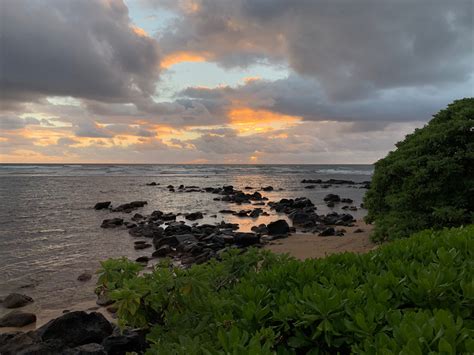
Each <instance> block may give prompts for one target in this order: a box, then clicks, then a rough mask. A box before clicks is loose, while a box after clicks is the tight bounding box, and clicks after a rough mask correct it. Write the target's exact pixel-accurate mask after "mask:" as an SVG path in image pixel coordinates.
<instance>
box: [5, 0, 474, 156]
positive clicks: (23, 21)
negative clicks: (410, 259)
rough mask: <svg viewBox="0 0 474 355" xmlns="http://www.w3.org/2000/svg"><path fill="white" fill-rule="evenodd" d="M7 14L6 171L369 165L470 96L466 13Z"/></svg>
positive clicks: (133, 7) (204, 5)
mask: <svg viewBox="0 0 474 355" xmlns="http://www.w3.org/2000/svg"><path fill="white" fill-rule="evenodd" d="M5 1H6V5H5V9H6V10H8V11H7V15H8V16H4V18H2V36H1V38H2V54H1V55H2V67H3V69H4V70H3V71H4V73H5V75H2V78H1V80H2V81H1V92H2V96H1V97H0V161H1V162H12V161H13V162H14V161H18V162H35V163H37V162H39V161H45V162H51V161H57V162H64V161H67V162H71V163H72V162H85V161H94V162H96V161H102V162H113V161H122V162H126V161H128V160H131V161H133V162H136V161H141V162H149V163H159V162H162V161H166V162H176V163H184V162H194V161H202V162H207V163H209V164H212V163H225V162H228V163H252V162H255V163H256V162H258V163H272V162H278V163H283V162H291V163H326V162H332V163H344V162H351V163H352V162H359V163H372V162H373V161H376V160H377V159H379V158H380V157H382V156H384V155H385V154H386V153H387V152H388V151H390V150H391V149H393V148H394V144H395V143H396V142H397V141H398V140H400V139H402V138H403V137H404V136H405V135H406V134H407V133H408V132H411V131H412V130H413V129H414V128H417V127H422V126H423V125H424V124H425V123H426V120H427V119H428V118H429V117H431V115H432V114H433V113H435V112H437V111H438V110H439V109H441V108H442V107H445V106H446V105H447V104H448V103H449V102H451V101H453V100H454V99H457V98H459V97H467V96H473V95H474V92H473V88H474V75H473V69H472V66H471V65H469V64H468V63H472V62H474V53H473V52H472V48H470V47H469V46H466V45H462V44H463V43H470V41H471V37H472V21H471V22H469V21H467V17H466V14H467V13H469V10H472V9H471V8H468V7H466V6H465V5H462V6H461V5H459V6H458V5H456V4H457V3H458V2H462V1H464V0H459V1H458V0H456V1H455V2H454V3H451V2H450V3H449V4H448V3H447V2H446V3H445V4H442V2H440V3H437V4H436V5H430V11H429V13H428V12H427V11H426V9H423V7H422V6H420V7H419V8H418V7H417V8H416V9H415V8H410V11H412V12H413V16H406V9H405V8H404V6H402V4H400V5H397V6H395V5H394V7H393V8H392V10H393V13H392V12H391V13H390V14H388V12H387V11H386V9H385V7H384V6H385V5H384V4H383V3H384V1H385V0H382V1H381V3H379V2H373V3H372V2H369V3H367V2H364V3H363V4H360V10H361V11H358V12H356V13H351V14H350V15H348V14H347V13H346V10H347V4H346V3H345V2H336V3H334V4H331V5H330V6H329V5H328V6H327V7H325V6H322V5H321V3H320V2H319V1H314V2H304V1H303V2H298V1H296V2H294V4H293V2H288V4H287V2H282V3H281V4H280V5H281V6H280V5H279V6H275V4H274V3H273V1H260V0H255V1H251V2H245V1H241V0H235V1H234V0H233V1H212V0H210V1H201V0H176V1H128V0H115V1H111V0H106V1H105V0H88V1H70V0H64V1H57V2H54V4H53V3H51V6H36V5H35V2H28V1H14V0H5ZM46 3H49V0H46ZM277 3H278V2H277ZM290 3H291V6H290V5H289V4H290ZM329 9H330V11H328V10H329ZM446 14H449V16H447V15H446ZM424 19H426V21H428V19H429V21H432V22H433V23H436V26H430V28H431V29H430V31H431V32H430V34H429V36H428V34H427V33H426V31H427V26H426V25H423V24H426V21H424ZM3 20H4V21H3ZM430 23H431V22H430ZM374 29H377V30H376V35H375V34H374ZM367 38H370V39H371V40H370V41H367ZM407 38H409V39H410V41H409V42H410V43H408V44H407ZM431 38H441V39H448V38H449V39H452V40H446V41H442V43H437V41H432V40H429V39H431ZM454 39H456V40H454ZM45 44H47V45H45ZM414 44H416V45H414ZM20 48H21V51H19V49H20ZM380 53H383V54H384V59H383V60H381V59H380V58H381V57H380ZM453 53H456V55H452V54H453ZM20 54H21V55H20ZM428 54H429V55H428ZM443 63H450V65H449V66H447V65H445V64H443ZM388 68H389V69H390V70H388ZM389 72H390V73H403V75H395V74H393V75H389V74H387V73H389ZM439 88H443V89H442V90H441V89H439Z"/></svg>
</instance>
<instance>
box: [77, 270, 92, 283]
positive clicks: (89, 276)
mask: <svg viewBox="0 0 474 355" xmlns="http://www.w3.org/2000/svg"><path fill="white" fill-rule="evenodd" d="M90 279H92V274H91V273H89V272H84V273H83V274H80V275H79V276H78V277H77V281H82V282H84V281H89V280H90Z"/></svg>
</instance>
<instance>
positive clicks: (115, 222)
mask: <svg viewBox="0 0 474 355" xmlns="http://www.w3.org/2000/svg"><path fill="white" fill-rule="evenodd" d="M121 225H123V219H122V218H112V219H104V220H103V221H102V224H101V225H100V227H101V228H115V227H119V226H121Z"/></svg>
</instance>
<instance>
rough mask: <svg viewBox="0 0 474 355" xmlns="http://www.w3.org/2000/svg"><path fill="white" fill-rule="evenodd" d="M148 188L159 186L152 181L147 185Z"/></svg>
mask: <svg viewBox="0 0 474 355" xmlns="http://www.w3.org/2000/svg"><path fill="white" fill-rule="evenodd" d="M146 185H147V186H156V185H159V184H157V183H156V182H154V181H152V182H149V183H147V184H146Z"/></svg>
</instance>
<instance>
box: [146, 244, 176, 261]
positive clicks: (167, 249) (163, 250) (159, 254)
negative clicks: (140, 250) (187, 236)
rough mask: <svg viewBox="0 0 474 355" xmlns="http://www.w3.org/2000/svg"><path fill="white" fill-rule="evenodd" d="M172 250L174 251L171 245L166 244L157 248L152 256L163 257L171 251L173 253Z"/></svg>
mask: <svg viewBox="0 0 474 355" xmlns="http://www.w3.org/2000/svg"><path fill="white" fill-rule="evenodd" d="M171 251H172V250H171V247H170V246H169V245H167V244H165V245H162V246H161V247H159V248H158V249H157V250H155V251H154V252H153V254H151V256H153V257H154V258H162V257H164V256H166V255H168V254H169V253H171Z"/></svg>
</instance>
